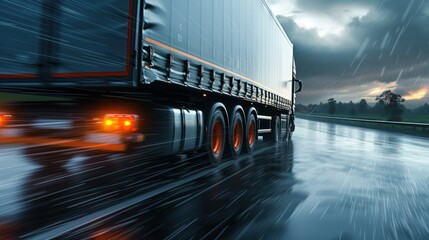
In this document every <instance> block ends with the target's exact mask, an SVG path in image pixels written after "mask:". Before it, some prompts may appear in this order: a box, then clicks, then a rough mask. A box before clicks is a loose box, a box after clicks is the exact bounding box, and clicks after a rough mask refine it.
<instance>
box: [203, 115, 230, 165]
mask: <svg viewBox="0 0 429 240" xmlns="http://www.w3.org/2000/svg"><path fill="white" fill-rule="evenodd" d="M225 135H226V124H225V117H224V115H223V113H222V111H221V110H220V109H216V110H215V111H214V112H213V114H212V115H211V116H210V117H209V123H208V134H207V139H206V142H207V143H208V144H207V151H208V153H209V158H210V161H211V162H212V164H214V165H217V164H219V163H220V162H221V161H222V156H223V152H224V150H225V140H226V137H225Z"/></svg>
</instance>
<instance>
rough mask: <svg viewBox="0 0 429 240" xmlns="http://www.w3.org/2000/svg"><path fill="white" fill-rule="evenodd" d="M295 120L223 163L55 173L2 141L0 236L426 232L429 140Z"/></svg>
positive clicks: (79, 164) (92, 166)
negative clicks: (281, 135)
mask: <svg viewBox="0 0 429 240" xmlns="http://www.w3.org/2000/svg"><path fill="white" fill-rule="evenodd" d="M297 125H298V126H297V130H296V133H295V135H294V137H293V142H292V143H291V144H285V143H283V144H281V145H280V146H273V145H272V144H266V143H262V142H260V143H259V145H260V146H259V148H258V150H257V151H256V152H255V154H254V155H253V156H243V157H241V158H240V159H238V160H236V161H233V160H230V161H226V162H225V163H223V164H221V165H220V166H218V167H212V166H210V164H208V161H207V160H206V159H205V158H204V156H195V157H192V158H176V157H175V158H171V159H158V160H156V161H149V162H148V161H142V160H141V159H142V154H135V155H133V156H126V157H124V156H120V155H118V156H112V157H110V158H108V159H106V158H105V157H104V156H100V157H98V158H92V159H88V158H85V157H76V158H75V159H73V161H72V162H71V163H70V164H68V165H67V166H66V168H65V169H62V170H56V171H54V170H50V169H40V168H38V167H37V166H35V165H32V164H31V163H29V161H27V159H26V156H24V155H23V154H22V150H23V148H25V146H17V145H10V146H7V145H3V146H0V239H15V238H28V239H48V238H53V237H56V238H61V239H62V238H66V239H327V240H330V239H429V139H427V138H421V137H415V136H410V135H403V134H400V133H389V132H386V131H378V130H373V129H365V128H359V127H352V126H345V125H336V124H330V123H322V122H316V121H308V120H298V122H297Z"/></svg>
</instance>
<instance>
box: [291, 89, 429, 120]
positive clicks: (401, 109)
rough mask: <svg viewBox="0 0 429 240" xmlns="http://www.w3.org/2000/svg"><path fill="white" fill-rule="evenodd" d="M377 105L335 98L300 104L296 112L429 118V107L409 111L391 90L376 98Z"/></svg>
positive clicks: (390, 118)
mask: <svg viewBox="0 0 429 240" xmlns="http://www.w3.org/2000/svg"><path fill="white" fill-rule="evenodd" d="M375 100H376V103H375V105H373V106H370V105H369V104H368V102H367V101H366V100H365V99H362V100H360V101H359V102H358V103H354V102H353V101H350V102H348V103H343V102H338V101H336V100H335V98H329V99H328V100H327V102H325V103H322V102H321V103H320V104H310V105H308V106H304V105H302V104H298V105H297V106H296V111H297V112H299V113H316V114H317V113H318V114H329V115H349V116H361V117H372V118H379V119H385V120H388V121H402V118H403V116H404V115H405V116H429V105H428V104H424V105H423V106H420V107H418V108H415V109H407V108H406V107H405V106H404V105H403V103H404V102H405V99H404V98H403V97H402V96H401V95H400V94H397V93H394V92H392V91H391V90H387V91H384V92H383V93H382V94H381V95H379V96H377V97H376V98H375Z"/></svg>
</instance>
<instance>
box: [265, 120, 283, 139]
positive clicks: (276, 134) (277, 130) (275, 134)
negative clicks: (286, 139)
mask: <svg viewBox="0 0 429 240" xmlns="http://www.w3.org/2000/svg"><path fill="white" fill-rule="evenodd" d="M267 137H268V141H271V142H273V143H274V144H277V143H278V142H280V140H281V138H282V125H281V121H280V117H279V116H273V120H271V133H270V134H269V135H268V136H267Z"/></svg>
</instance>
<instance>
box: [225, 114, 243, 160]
mask: <svg viewBox="0 0 429 240" xmlns="http://www.w3.org/2000/svg"><path fill="white" fill-rule="evenodd" d="M229 126H230V127H229V129H230V131H229V134H228V139H229V146H230V150H231V154H232V156H233V157H234V158H235V159H237V158H238V157H239V156H240V153H241V150H242V149H243V141H244V121H243V117H242V116H241V114H240V112H238V111H236V112H235V113H234V114H233V115H232V118H231V123H230V125H229Z"/></svg>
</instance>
